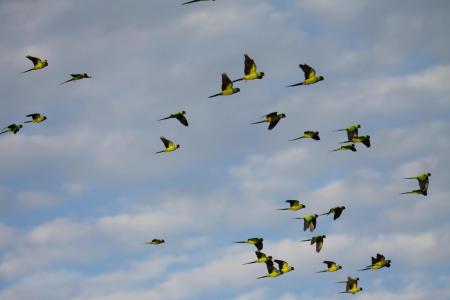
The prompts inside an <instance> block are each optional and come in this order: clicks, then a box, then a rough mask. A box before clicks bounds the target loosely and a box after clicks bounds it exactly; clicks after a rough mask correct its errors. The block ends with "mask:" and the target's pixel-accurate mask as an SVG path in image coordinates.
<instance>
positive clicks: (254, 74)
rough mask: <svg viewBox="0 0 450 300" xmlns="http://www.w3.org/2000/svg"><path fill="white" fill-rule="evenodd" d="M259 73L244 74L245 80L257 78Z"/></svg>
mask: <svg viewBox="0 0 450 300" xmlns="http://www.w3.org/2000/svg"><path fill="white" fill-rule="evenodd" d="M257 78H258V75H257V74H256V73H252V74H248V75H245V76H244V80H254V79H257Z"/></svg>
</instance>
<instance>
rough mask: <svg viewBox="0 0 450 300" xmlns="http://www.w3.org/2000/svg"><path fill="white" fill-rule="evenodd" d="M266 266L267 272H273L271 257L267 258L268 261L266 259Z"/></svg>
mask: <svg viewBox="0 0 450 300" xmlns="http://www.w3.org/2000/svg"><path fill="white" fill-rule="evenodd" d="M266 267H267V272H268V273H269V274H270V273H272V272H273V269H274V267H273V261H272V260H271V259H269V260H268V261H266Z"/></svg>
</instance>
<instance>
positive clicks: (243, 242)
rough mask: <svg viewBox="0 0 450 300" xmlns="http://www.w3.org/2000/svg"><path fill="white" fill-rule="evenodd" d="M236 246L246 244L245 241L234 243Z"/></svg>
mask: <svg viewBox="0 0 450 300" xmlns="http://www.w3.org/2000/svg"><path fill="white" fill-rule="evenodd" d="M235 243H236V244H247V242H246V241H240V242H235Z"/></svg>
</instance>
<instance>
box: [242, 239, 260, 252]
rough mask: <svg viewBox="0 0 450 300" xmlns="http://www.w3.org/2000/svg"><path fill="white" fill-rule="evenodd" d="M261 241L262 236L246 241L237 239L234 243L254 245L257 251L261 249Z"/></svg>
mask: <svg viewBox="0 0 450 300" xmlns="http://www.w3.org/2000/svg"><path fill="white" fill-rule="evenodd" d="M263 241H264V239H263V238H260V237H254V238H250V239H247V240H246V241H239V242H235V243H238V244H249V245H255V247H256V249H258V251H261V250H262V249H263Z"/></svg>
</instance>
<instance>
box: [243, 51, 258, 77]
mask: <svg viewBox="0 0 450 300" xmlns="http://www.w3.org/2000/svg"><path fill="white" fill-rule="evenodd" d="M244 56H245V62H244V65H245V68H244V74H245V75H250V74H254V73H256V64H255V61H254V60H253V59H252V58H250V56H248V55H247V54H245V55H244Z"/></svg>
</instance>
